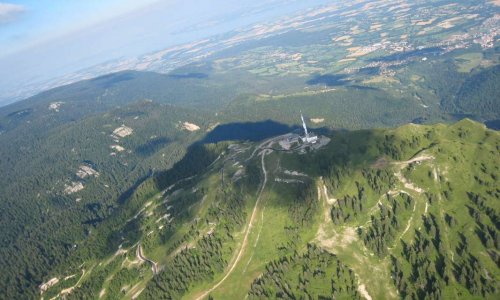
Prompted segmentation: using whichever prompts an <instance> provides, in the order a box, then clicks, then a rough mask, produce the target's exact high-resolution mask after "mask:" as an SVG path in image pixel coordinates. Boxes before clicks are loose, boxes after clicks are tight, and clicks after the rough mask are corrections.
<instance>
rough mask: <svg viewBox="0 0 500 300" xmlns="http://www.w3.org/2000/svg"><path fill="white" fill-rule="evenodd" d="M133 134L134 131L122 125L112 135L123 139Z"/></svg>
mask: <svg viewBox="0 0 500 300" xmlns="http://www.w3.org/2000/svg"><path fill="white" fill-rule="evenodd" d="M133 132H134V130H133V129H132V128H130V127H127V126H125V125H122V126H120V127H118V128H116V129H115V130H113V135H115V136H117V137H121V138H124V137H126V136H129V135H131V134H132V133H133Z"/></svg>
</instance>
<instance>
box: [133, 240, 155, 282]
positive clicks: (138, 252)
mask: <svg viewBox="0 0 500 300" xmlns="http://www.w3.org/2000/svg"><path fill="white" fill-rule="evenodd" d="M135 253H136V255H137V258H138V259H140V260H141V261H147V262H149V263H150V264H151V270H152V271H153V274H154V275H156V274H158V263H156V262H154V261H152V260H151V259H149V258H147V257H145V256H144V254H143V253H142V246H141V244H139V245H137V250H136V252H135Z"/></svg>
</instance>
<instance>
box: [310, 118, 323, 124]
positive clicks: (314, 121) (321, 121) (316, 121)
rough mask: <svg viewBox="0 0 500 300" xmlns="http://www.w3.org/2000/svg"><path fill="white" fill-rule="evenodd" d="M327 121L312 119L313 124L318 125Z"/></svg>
mask: <svg viewBox="0 0 500 300" xmlns="http://www.w3.org/2000/svg"><path fill="white" fill-rule="evenodd" d="M324 121H325V119H324V118H312V119H311V122H313V123H315V124H318V123H323V122H324Z"/></svg>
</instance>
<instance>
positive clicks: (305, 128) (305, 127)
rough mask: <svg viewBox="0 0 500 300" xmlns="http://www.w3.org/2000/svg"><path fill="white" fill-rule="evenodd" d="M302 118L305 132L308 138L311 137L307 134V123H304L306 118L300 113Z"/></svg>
mask: <svg viewBox="0 0 500 300" xmlns="http://www.w3.org/2000/svg"><path fill="white" fill-rule="evenodd" d="M300 118H301V119H302V126H303V127H304V132H305V133H306V137H309V133H308V132H307V126H306V122H305V121H304V116H302V112H301V113H300Z"/></svg>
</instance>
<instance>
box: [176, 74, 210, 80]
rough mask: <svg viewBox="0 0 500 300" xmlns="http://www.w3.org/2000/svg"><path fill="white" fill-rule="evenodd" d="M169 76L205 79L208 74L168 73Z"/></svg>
mask: <svg viewBox="0 0 500 300" xmlns="http://www.w3.org/2000/svg"><path fill="white" fill-rule="evenodd" d="M167 77H170V78H174V79H204V78H208V74H205V73H187V74H168V75H167Z"/></svg>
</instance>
